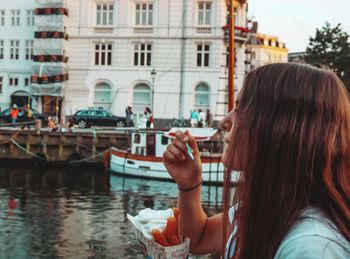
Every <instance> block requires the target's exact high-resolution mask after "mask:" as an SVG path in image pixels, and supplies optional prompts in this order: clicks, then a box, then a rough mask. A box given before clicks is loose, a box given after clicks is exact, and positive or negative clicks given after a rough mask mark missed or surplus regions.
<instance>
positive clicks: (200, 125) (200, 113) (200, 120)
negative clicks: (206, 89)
mask: <svg viewBox="0 0 350 259" xmlns="http://www.w3.org/2000/svg"><path fill="white" fill-rule="evenodd" d="M204 119H205V114H204V112H203V111H202V109H199V110H198V122H197V127H198V128H203V126H204Z"/></svg>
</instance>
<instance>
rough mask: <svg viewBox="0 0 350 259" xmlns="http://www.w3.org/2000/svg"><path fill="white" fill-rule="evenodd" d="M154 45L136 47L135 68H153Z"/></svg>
mask: <svg viewBox="0 0 350 259" xmlns="http://www.w3.org/2000/svg"><path fill="white" fill-rule="evenodd" d="M151 60H152V44H149V43H137V44H135V47H134V66H151Z"/></svg>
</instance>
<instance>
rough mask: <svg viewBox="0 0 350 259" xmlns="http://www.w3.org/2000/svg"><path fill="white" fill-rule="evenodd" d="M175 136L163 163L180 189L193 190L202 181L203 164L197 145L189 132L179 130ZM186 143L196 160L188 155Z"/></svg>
mask: <svg viewBox="0 0 350 259" xmlns="http://www.w3.org/2000/svg"><path fill="white" fill-rule="evenodd" d="M175 136H176V137H175V139H174V140H173V142H172V143H171V144H169V145H168V147H167V150H166V151H165V152H164V153H163V163H164V165H165V167H166V168H167V170H168V172H169V174H170V176H171V177H172V178H173V179H174V180H175V182H176V183H177V184H178V186H179V188H182V189H187V188H191V187H193V186H196V185H197V184H199V183H200V182H201V181H202V162H201V159H200V156H199V151H198V147H197V143H196V140H195V139H194V138H193V137H192V136H191V134H190V133H189V132H188V131H186V132H185V133H184V132H182V131H180V130H178V131H177V132H176V133H175ZM186 143H188V144H189V146H190V148H191V149H192V153H193V157H194V160H192V158H191V157H190V156H189V154H188V153H187V147H186Z"/></svg>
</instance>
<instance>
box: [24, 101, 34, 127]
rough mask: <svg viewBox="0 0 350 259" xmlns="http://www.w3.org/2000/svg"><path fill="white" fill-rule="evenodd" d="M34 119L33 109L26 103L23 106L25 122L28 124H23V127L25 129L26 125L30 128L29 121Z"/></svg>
mask: <svg viewBox="0 0 350 259" xmlns="http://www.w3.org/2000/svg"><path fill="white" fill-rule="evenodd" d="M32 119H33V111H32V110H31V109H30V108H29V106H28V105H27V104H25V105H24V107H23V122H25V123H27V124H23V125H22V129H25V127H27V129H30V124H29V123H30V121H31V120H32Z"/></svg>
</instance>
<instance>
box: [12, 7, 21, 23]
mask: <svg viewBox="0 0 350 259" xmlns="http://www.w3.org/2000/svg"><path fill="white" fill-rule="evenodd" d="M20 20H21V11H20V10H11V24H12V26H19V25H20Z"/></svg>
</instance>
